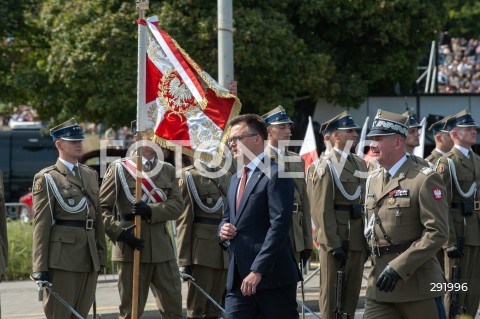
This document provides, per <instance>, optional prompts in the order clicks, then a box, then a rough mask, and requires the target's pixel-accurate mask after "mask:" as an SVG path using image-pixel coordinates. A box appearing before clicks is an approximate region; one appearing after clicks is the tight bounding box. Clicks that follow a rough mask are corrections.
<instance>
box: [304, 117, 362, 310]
mask: <svg viewBox="0 0 480 319" xmlns="http://www.w3.org/2000/svg"><path fill="white" fill-rule="evenodd" d="M329 127H333V129H332V130H331V131H328V130H329ZM358 128H359V127H358V126H357V125H356V124H355V122H353V120H352V118H351V116H350V115H348V113H346V112H343V113H341V114H340V115H338V116H337V117H335V118H333V119H332V120H330V121H328V122H326V123H324V124H322V133H323V134H324V135H325V133H327V132H333V130H336V129H358ZM343 155H344V156H345V157H342V155H340V153H339V152H338V151H337V150H335V149H333V148H332V149H331V150H330V151H329V152H326V153H323V154H322V155H321V156H320V158H319V159H318V160H317V161H315V162H314V163H312V164H311V165H310V167H309V168H308V172H307V188H308V196H309V200H310V204H311V208H312V210H311V211H312V218H313V222H314V223H315V236H314V240H315V241H316V242H317V243H318V244H319V256H320V265H321V266H320V296H319V304H320V313H321V316H322V318H334V310H335V307H336V296H335V292H336V289H337V285H336V276H337V271H339V270H343V271H344V272H345V275H346V280H345V282H344V287H343V298H342V299H343V303H344V304H343V310H344V312H346V313H348V314H350V316H351V317H353V316H354V314H355V309H356V307H357V302H358V298H359V294H360V288H361V285H362V277H363V264H364V263H365V257H366V247H367V246H366V241H365V237H364V236H363V218H362V217H363V214H362V204H363V198H364V197H363V196H364V194H365V178H366V176H361V175H359V174H361V173H364V174H365V175H366V172H367V167H366V164H365V162H364V161H363V160H362V159H361V158H359V157H358V156H357V155H355V154H348V153H343ZM346 243H348V247H347V246H346ZM339 248H343V249H345V253H346V257H347V258H348V259H347V261H346V264H345V265H342V263H341V262H340V261H339V260H337V258H335V251H336V249H339Z"/></svg>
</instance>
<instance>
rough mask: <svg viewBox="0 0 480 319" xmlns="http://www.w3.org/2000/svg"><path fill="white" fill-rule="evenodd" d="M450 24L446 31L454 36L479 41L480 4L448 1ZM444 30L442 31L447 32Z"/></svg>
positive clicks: (464, 0)
mask: <svg viewBox="0 0 480 319" xmlns="http://www.w3.org/2000/svg"><path fill="white" fill-rule="evenodd" d="M446 6H447V8H448V22H447V23H446V25H445V28H444V29H445V30H448V31H450V34H451V35H453V36H460V37H465V38H471V39H478V38H479V36H480V31H479V26H478V21H480V2H478V1H476V0H461V1H459V0H454V1H448V2H447V4H446ZM445 30H442V31H445Z"/></svg>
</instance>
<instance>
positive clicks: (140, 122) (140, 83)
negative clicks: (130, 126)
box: [132, 0, 148, 319]
mask: <svg viewBox="0 0 480 319" xmlns="http://www.w3.org/2000/svg"><path fill="white" fill-rule="evenodd" d="M135 2H136V8H137V10H138V22H137V25H138V68H137V140H138V141H141V140H142V138H143V132H144V131H145V126H146V118H145V82H146V79H145V70H146V54H147V26H146V23H145V10H147V9H148V0H146V1H144V0H136V1H135ZM136 165H137V174H136V175H137V178H136V185H135V201H137V202H138V201H140V200H141V198H142V178H141V175H140V173H139V172H140V171H142V170H143V164H142V151H141V148H139V147H137V156H136ZM141 227H142V217H141V216H140V215H136V216H135V236H136V237H137V238H141V232H142V228H141ZM139 275H140V250H138V249H134V250H133V278H132V280H133V281H132V282H133V284H132V287H133V288H132V319H138V288H139V287H138V286H139Z"/></svg>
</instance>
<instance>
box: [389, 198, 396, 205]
mask: <svg viewBox="0 0 480 319" xmlns="http://www.w3.org/2000/svg"><path fill="white" fill-rule="evenodd" d="M395 202H396V201H395V197H389V198H388V203H389V204H390V205H395Z"/></svg>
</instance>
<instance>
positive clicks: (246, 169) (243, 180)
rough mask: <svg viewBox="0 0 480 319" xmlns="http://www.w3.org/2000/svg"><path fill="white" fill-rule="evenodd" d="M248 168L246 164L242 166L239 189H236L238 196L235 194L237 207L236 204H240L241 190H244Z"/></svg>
mask: <svg viewBox="0 0 480 319" xmlns="http://www.w3.org/2000/svg"><path fill="white" fill-rule="evenodd" d="M249 170H250V169H249V168H248V167H246V166H245V167H244V168H243V174H242V179H241V180H240V189H239V190H238V196H237V208H238V205H239V204H240V200H241V199H242V195H243V191H244V190H245V185H246V184H247V178H248V171H249Z"/></svg>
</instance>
